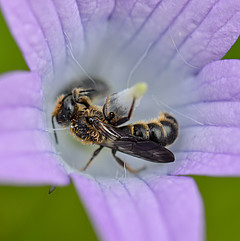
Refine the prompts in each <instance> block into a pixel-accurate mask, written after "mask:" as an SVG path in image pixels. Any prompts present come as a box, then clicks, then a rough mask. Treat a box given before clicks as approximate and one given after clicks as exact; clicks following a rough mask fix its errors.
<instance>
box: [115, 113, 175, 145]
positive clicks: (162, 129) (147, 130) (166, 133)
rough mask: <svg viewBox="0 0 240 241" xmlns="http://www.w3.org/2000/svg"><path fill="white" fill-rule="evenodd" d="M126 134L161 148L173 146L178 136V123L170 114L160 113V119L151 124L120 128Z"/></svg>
mask: <svg viewBox="0 0 240 241" xmlns="http://www.w3.org/2000/svg"><path fill="white" fill-rule="evenodd" d="M119 129H120V130H122V131H124V132H125V133H126V134H132V135H135V136H140V137H142V138H144V139H146V140H151V141H154V142H156V143H158V144H159V145H161V146H167V145H170V144H172V143H173V142H174V141H175V139H176V138H177V136H178V123H177V121H176V119H175V118H174V117H172V116H171V115H169V114H168V113H160V115H159V117H158V119H154V120H152V121H149V122H137V123H135V124H130V125H127V126H122V127H119Z"/></svg>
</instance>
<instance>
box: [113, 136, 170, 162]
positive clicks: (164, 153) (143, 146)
mask: <svg viewBox="0 0 240 241" xmlns="http://www.w3.org/2000/svg"><path fill="white" fill-rule="evenodd" d="M114 145H115V147H116V149H117V150H118V151H121V152H123V153H126V154H129V155H131V156H135V157H139V158H143V159H145V160H147V161H150V162H158V163H167V162H173V161H174V155H173V153H172V152H171V151H169V150H168V149H166V148H165V147H163V146H160V145H159V144H157V143H155V142H153V141H149V140H144V139H142V138H135V136H133V137H122V138H120V139H118V140H116V141H115V142H114Z"/></svg>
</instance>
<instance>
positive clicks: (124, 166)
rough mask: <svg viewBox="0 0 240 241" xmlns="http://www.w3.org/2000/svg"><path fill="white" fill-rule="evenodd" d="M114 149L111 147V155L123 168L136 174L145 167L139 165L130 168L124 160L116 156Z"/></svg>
mask: <svg viewBox="0 0 240 241" xmlns="http://www.w3.org/2000/svg"><path fill="white" fill-rule="evenodd" d="M116 152H117V151H116V150H114V149H112V154H113V157H114V158H115V160H116V161H117V163H118V164H119V165H120V166H122V167H123V168H126V169H127V170H128V171H129V172H131V173H133V174H136V173H138V172H140V171H143V170H144V169H146V167H141V168H138V169H132V168H131V167H130V166H129V165H128V164H127V163H126V162H124V161H123V160H121V159H120V158H119V157H117V156H116Z"/></svg>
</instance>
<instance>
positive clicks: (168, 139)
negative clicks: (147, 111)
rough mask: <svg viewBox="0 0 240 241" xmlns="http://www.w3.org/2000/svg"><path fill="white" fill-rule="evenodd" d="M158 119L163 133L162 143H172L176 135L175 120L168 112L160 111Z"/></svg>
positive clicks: (176, 125) (176, 124) (176, 126)
mask: <svg viewBox="0 0 240 241" xmlns="http://www.w3.org/2000/svg"><path fill="white" fill-rule="evenodd" d="M158 121H159V123H160V124H161V126H162V129H163V133H164V145H165V146H167V145H170V144H172V143H173V142H174V141H175V140H176V138H177V136H178V123H177V120H176V119H175V118H174V117H173V116H171V115H169V114H168V113H160V115H159V117H158Z"/></svg>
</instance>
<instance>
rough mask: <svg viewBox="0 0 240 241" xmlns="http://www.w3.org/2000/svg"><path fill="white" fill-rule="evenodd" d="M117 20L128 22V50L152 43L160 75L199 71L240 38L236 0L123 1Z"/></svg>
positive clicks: (115, 15)
mask: <svg viewBox="0 0 240 241" xmlns="http://www.w3.org/2000/svg"><path fill="white" fill-rule="evenodd" d="M112 18H113V19H114V18H115V19H116V21H117V20H118V21H119V19H123V20H122V22H123V23H122V28H123V29H125V31H126V29H127V30H128V31H129V32H130V34H129V35H130V37H129V40H128V42H127V44H126V47H127V50H129V49H131V48H132V47H133V46H134V45H136V43H137V42H138V41H141V42H143V40H145V47H143V49H146V48H147V46H148V45H149V43H152V46H151V49H150V50H149V53H148V57H147V58H146V61H150V62H152V63H157V64H158V67H159V68H158V76H159V75H161V74H162V73H163V72H164V71H166V72H169V71H170V72H171V71H173V72H178V76H179V72H187V73H188V74H189V73H197V72H199V69H201V68H202V67H203V66H204V65H206V64H207V63H210V62H212V61H213V60H218V59H221V58H222V57H223V56H224V55H225V54H226V52H227V51H228V50H229V49H230V47H231V46H232V45H233V43H234V42H235V41H236V39H237V38H238V36H239V34H240V2H239V1H235V0H230V1H227V2H226V1H224V0H214V1H208V0H204V1H198V0H182V1H176V0H170V1H169V0H166V1H164V0H163V1H159V0H155V1H145V0H141V1H135V0H132V1H125V0H120V1H117V4H116V7H115V11H114V13H113V16H112ZM112 21H113V20H112ZM118 31H119V29H118ZM142 45H143V43H142ZM143 46H144V45H143Z"/></svg>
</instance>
